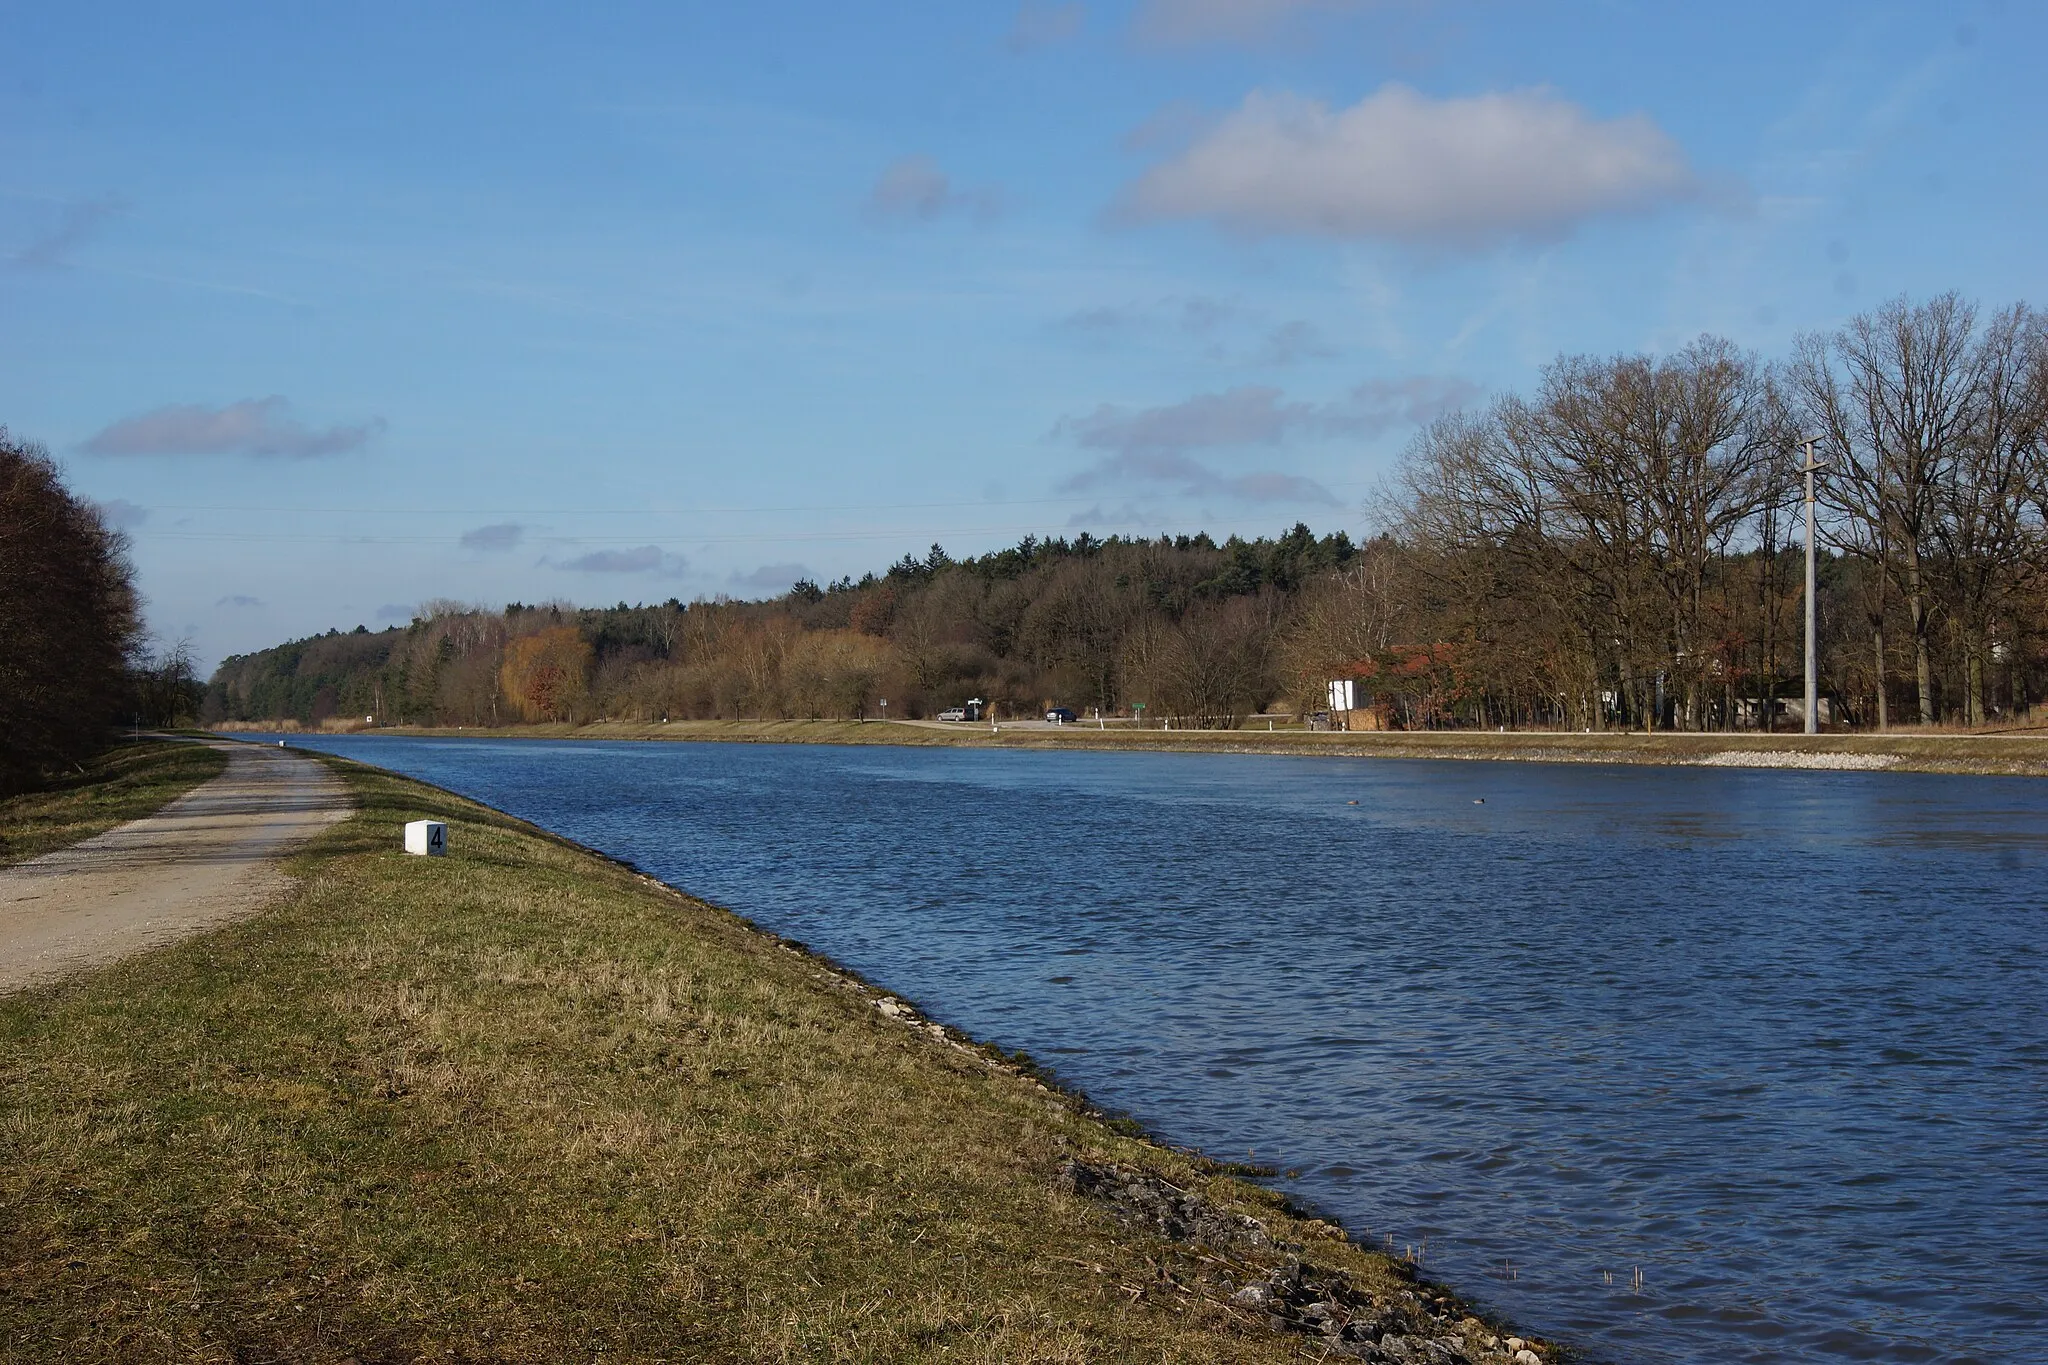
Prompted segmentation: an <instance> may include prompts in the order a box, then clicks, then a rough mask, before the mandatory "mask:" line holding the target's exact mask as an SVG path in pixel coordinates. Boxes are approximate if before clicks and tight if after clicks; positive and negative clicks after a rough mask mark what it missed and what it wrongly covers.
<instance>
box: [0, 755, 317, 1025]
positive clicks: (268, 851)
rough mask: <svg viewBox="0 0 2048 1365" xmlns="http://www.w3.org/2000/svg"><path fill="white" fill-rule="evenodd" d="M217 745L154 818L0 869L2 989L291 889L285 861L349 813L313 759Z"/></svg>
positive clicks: (231, 914) (193, 928)
mask: <svg viewBox="0 0 2048 1365" xmlns="http://www.w3.org/2000/svg"><path fill="white" fill-rule="evenodd" d="M216 747H218V748H220V749H222V750H224V751H226V753H227V767H226V769H225V770H224V771H223V772H222V773H221V775H220V776H218V777H216V778H214V779H212V780H211V781H209V782H206V783H204V784H202V785H201V786H199V787H197V788H195V789H194V790H192V791H191V792H188V793H187V794H186V795H184V796H181V797H179V798H178V799H177V800H175V801H173V802H171V803H170V804H169V805H167V806H165V807H164V808H163V809H162V810H160V811H158V812H157V813H156V814H154V815H151V816H147V817H145V818H143V819H140V820H134V821H130V822H129V823H127V824H124V825H121V826H119V827H117V828H115V829H111V830H108V831H107V832H106V833H104V834H100V835H97V836H95V837H93V838H91V839H87V840H85V841H84V842H82V843H78V844H73V845H72V846H71V847H69V848H64V849H59V850H57V851H56V852H53V853H47V854H44V855H43V856H42V857H39V858H35V859H32V860H30V861H28V862H25V863H21V864H19V865H17V866H15V867H10V868H5V869H0V992H4V991H11V990H18V989H20V988H22V987H24V986H28V985H32V984H34V983H36V982H39V981H43V980H47V979H50V978H53V977H56V976H60V975H63V974H65V973H68V972H72V971H77V970H80V969H82V968H86V967H91V966H95V965H98V964H100V963H104V962H110V961H113V960H115V959H116V958H120V957H123V956H126V955H127V954H129V953H133V952H139V951H141V950H144V949H147V948H152V947H155V946H158V945H160V944H163V943H168V942H170V941H172V940H174V939H177V938H181V937H183V936H184V935H186V934H190V933H195V932H197V931H199V930H201V929H205V928H208V927H210V926H212V925H215V924H219V923H222V922H224V921H227V920H231V919H236V918H240V917H242V916H244V915H247V914H250V913H252V912H254V911H255V910H257V909H258V908H260V907H261V906H262V905H263V904H264V903H265V902H267V901H269V900H271V899H272V898H274V897H275V896H277V895H278V894H279V893H281V892H282V891H283V890H284V889H285V887H286V886H287V885H288V881H289V879H288V878H286V876H285V875H284V873H283V872H282V871H280V870H279V862H280V860H281V859H282V858H283V857H284V856H285V855H286V854H288V853H290V852H291V851H292V850H293V849H294V848H296V847H297V845H299V844H300V843H302V842H303V841H304V840H305V839H307V838H309V837H310V836H312V835H313V834H316V833H318V832H319V831H320V830H322V829H325V828H326V827H327V826H328V825H330V824H332V823H334V822H335V821H337V820H339V819H341V818H342V817H343V816H345V815H346V814H347V813H348V811H349V809H350V801H349V798H348V794H347V791H346V789H345V788H344V787H343V785H342V783H341V782H340V781H339V780H338V779H337V778H335V777H334V775H333V774H332V773H330V772H329V771H328V770H327V768H326V767H325V766H324V765H322V764H321V763H319V762H317V761H315V760H313V759H311V758H308V757H306V756H304V755H301V754H297V753H294V752H292V751H290V750H278V749H262V748H256V747H253V746H250V745H242V744H219V745H216Z"/></svg>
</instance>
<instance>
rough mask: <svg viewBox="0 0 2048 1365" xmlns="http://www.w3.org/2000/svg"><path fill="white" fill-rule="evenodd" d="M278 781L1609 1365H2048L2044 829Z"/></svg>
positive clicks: (1526, 790)
mask: <svg viewBox="0 0 2048 1365" xmlns="http://www.w3.org/2000/svg"><path fill="white" fill-rule="evenodd" d="M294 742H298V743H304V744H306V745H309V746H318V747H321V748H326V749H331V750H334V751H336V752H339V753H343V754H347V755H349V756H351V757H355V758H360V759H363V760H365V761H367V762H371V763H375V764H379V765H381V766H383V767H386V768H391V769H394V770H396V771H399V772H403V773H408V774H411V775H414V776H417V777H421V778H424V779H426V780H428V781H430V782H434V783H438V784H440V785H442V786H445V787H448V788H450V789H452V790H455V791H458V792H462V793H464V794H467V795H469V796H473V797H475V798H477V799H479V800H482V801H484V802H487V803H489V804H491V805H494V806H497V807H500V808H502V809H504V810H507V811H511V812H513V813H514V814H517V815H520V816H523V817H525V818H527V819H529V820H532V821H534V822H535V823H537V824H540V825H543V826H545V827H547V828H549V829H553V830H556V831H558V832H560V833H563V834H566V835H568V836H570V837H572V838H575V839H577V840H580V841H582V842H584V843H586V844H590V845H592V846H594V847H597V848H600V849H603V850H605V851H606V852H608V853H612V854H614V855H616V856H619V857H622V858H627V859H630V860H632V861H633V862H635V863H638V864H639V865H641V866H642V867H644V868H646V869H647V870H648V871H650V872H652V873H654V874H655V875H657V876H660V877H662V878H663V879H665V880H667V881H670V882H672V883H674V884H675V885H677V886H679V887H682V888H684V889H686V890H688V891H690V892H692V893H694V894H696V895H699V896H701V897H704V898H705V899H708V900H712V901H716V902H718V903H720V904H723V905H726V906H728V907H730V908H732V909H734V910H736V911H738V912H740V913H742V914H744V915H747V916H749V917H751V918H752V919H754V920H756V921H757V922H759V923H761V924H763V925H764V926H767V927H769V928H772V929H774V930H776V931H777V932H779V933H782V934H785V935H788V936H790V937H792V938H797V939H801V940H802V941H804V942H805V943H807V944H810V945H811V946H812V947H814V948H816V949H818V950H820V951H822V952H824V953H826V954H828V955H830V956H831V957H833V958H836V959H838V960H839V961H841V962H844V963H846V964H847V965H849V966H851V967H853V968H855V969H857V970H859V971H860V972H862V973H863V974H865V975H867V976H869V977H870V978H872V979H873V980H875V981H877V982H879V983H882V984H884V985H885V986H887V987H888V988H890V989H892V990H895V991H897V992H900V993H901V994H903V995H905V996H907V997H909V998H911V999H913V1000H915V1001H916V1002H917V1003H918V1004H919V1005H920V1006H922V1007H923V1008H925V1009H926V1010H928V1011H929V1012H930V1013H931V1014H932V1015H934V1016H935V1017H937V1018H939V1019H942V1020H944V1021H946V1022H947V1023H950V1024H954V1025H956V1026H958V1027H960V1028H962V1029H964V1030H966V1031H967V1032H969V1033H972V1034H974V1035H976V1036H978V1037H981V1038H984V1039H987V1040H989V1041H992V1042H995V1043H998V1044H1000V1045H1001V1046H1003V1047H1004V1048H1007V1049H1016V1048H1022V1049H1024V1050H1026V1051H1028V1052H1030V1053H1031V1054H1032V1055H1033V1056H1034V1057H1036V1058H1038V1059H1039V1060H1040V1061H1041V1062H1044V1063H1048V1064H1050V1065H1051V1067H1052V1068H1053V1069H1054V1070H1055V1071H1056V1072H1057V1073H1058V1075H1059V1076H1060V1077H1061V1078H1062V1079H1063V1080H1065V1081H1067V1082H1068V1083H1070V1084H1072V1085H1075V1086H1077V1087H1079V1088H1080V1089H1082V1090H1084V1091H1086V1092H1087V1093H1088V1094H1089V1095H1090V1096H1091V1097H1093V1098H1094V1099H1095V1100H1096V1101H1097V1102H1098V1103H1101V1104H1103V1105H1105V1106H1106V1107H1110V1108H1113V1109H1118V1110H1122V1111H1125V1112H1127V1113H1129V1114H1130V1115H1132V1116H1133V1117H1134V1118H1136V1119H1137V1120H1139V1121H1140V1122H1141V1123H1143V1124H1144V1125H1146V1126H1147V1127H1148V1128H1149V1129H1151V1130H1153V1131H1155V1132H1157V1133H1158V1134H1160V1135H1161V1136H1163V1137H1165V1138H1167V1139H1169V1140H1171V1141H1174V1142H1176V1143H1182V1144H1188V1145H1193V1146H1197V1147H1200V1148H1202V1149H1204V1150H1206V1151H1208V1152H1210V1153H1211V1154H1213V1155H1216V1156H1219V1157H1226V1158H1238V1159H1242V1158H1245V1157H1247V1156H1250V1157H1252V1158H1253V1159H1255V1160H1256V1161H1258V1162H1261V1163H1268V1164H1271V1165H1273V1166H1276V1167H1278V1168H1280V1169H1281V1170H1282V1171H1284V1172H1285V1175H1284V1176H1283V1177H1282V1178H1280V1180H1279V1181H1278V1182H1277V1183H1279V1184H1281V1185H1283V1186H1285V1187H1286V1188H1287V1189H1289V1190H1291V1191H1293V1192H1295V1193H1297V1194H1298V1195H1299V1196H1301V1197H1302V1198H1304V1199H1306V1200H1307V1201H1309V1202H1311V1203H1313V1204H1315V1205H1317V1206H1319V1207H1321V1208H1323V1209H1325V1210H1328V1211H1329V1212H1331V1213H1333V1214H1334V1215H1336V1216H1337V1217H1339V1218H1341V1219H1342V1221H1343V1222H1344V1223H1345V1225H1346V1226H1347V1227H1349V1228H1351V1229H1352V1230H1353V1232H1354V1234H1355V1235H1357V1236H1359V1237H1361V1238H1362V1239H1364V1240H1369V1241H1372V1242H1378V1243H1382V1244H1384V1239H1385V1238H1389V1237H1391V1238H1392V1240H1393V1243H1394V1245H1395V1246H1396V1247H1397V1248H1402V1249H1405V1248H1407V1247H1410V1246H1415V1247H1424V1246H1426V1252H1424V1257H1425V1269H1426V1270H1427V1272H1428V1273H1430V1274H1431V1275H1432V1276H1433V1277H1435V1278H1440V1279H1442V1280H1445V1281H1446V1282H1448V1283H1450V1284H1452V1285H1454V1286H1456V1287H1457V1288H1459V1289H1460V1290H1462V1291H1464V1292H1465V1293H1467V1294H1468V1295H1470V1296H1471V1297H1474V1298H1476V1299H1478V1300H1480V1301H1482V1302H1484V1303H1486V1304H1488V1305H1489V1306H1492V1307H1494V1308H1497V1309H1499V1310H1500V1311H1501V1312H1503V1313H1505V1314H1507V1315H1508V1316H1509V1317H1510V1318H1511V1319H1512V1320H1514V1321H1516V1322H1518V1323H1521V1324H1523V1325H1526V1326H1527V1327H1529V1328H1530V1329H1531V1330H1535V1331H1539V1332H1542V1333H1544V1334H1546V1335H1551V1336H1555V1337H1558V1338H1561V1339H1563V1340H1565V1341H1567V1342H1570V1343H1574V1344H1576V1345H1577V1346H1579V1347H1581V1348H1582V1349H1583V1350H1584V1351H1585V1352H1586V1354H1587V1355H1588V1356H1589V1357H1590V1358H1591V1359H1593V1360H1605V1361H1614V1362H1622V1361H1645V1362H1681V1361H1682V1362H1694V1361H1699V1362H1706V1361H1713V1362H1731V1361H1759V1362H1761V1361H1770V1362H1778V1361H1787V1362H1789V1361H1802V1362H1803V1361H1829V1360H1885V1361H2014V1360H2033V1359H2039V1358H2041V1352H2042V1350H2043V1349H2044V1348H2043V1342H2042V1336H2043V1333H2044V1331H2048V783H2037V782H2032V781H2026V780H2019V779H1993V778H1961V777H1938V776H1925V775H1903V774H1878V773H1853V772H1840V773H1831V772H1786V771H1742V770H1731V769H1670V768H1627V767H1595V766H1580V765H1566V764H1555V765H1553V764H1512V763H1452V762H1434V763H1431V762H1404V761H1387V760H1373V761H1361V760H1356V759H1341V758H1285V757H1251V756H1242V755H1204V754H1103V753H1080V752H1060V753H1047V752H1029V751H986V750H968V749H943V748H902V749H897V748H887V747H843V748H840V747H814V746H796V745H792V746H777V745H749V744H658V743H656V744H631V743H621V744H604V743H546V742H538V741H515V742H494V741H483V740H469V741H464V740H448V741H443V740H420V739H392V738H376V737H365V736H356V737H317V738H316V737H307V738H305V739H304V740H302V741H294ZM456 838H458V839H459V838H460V831H459V830H458V831H456ZM1638 1271H1640V1273H1641V1287H1640V1288H1638V1287H1637V1286H1636V1275H1637V1272H1638Z"/></svg>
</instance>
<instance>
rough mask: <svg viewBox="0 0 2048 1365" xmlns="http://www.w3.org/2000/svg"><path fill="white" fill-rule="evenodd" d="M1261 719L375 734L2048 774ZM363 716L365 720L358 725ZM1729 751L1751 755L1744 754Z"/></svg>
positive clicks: (601, 725) (1916, 751) (1842, 755)
mask: <svg viewBox="0 0 2048 1365" xmlns="http://www.w3.org/2000/svg"><path fill="white" fill-rule="evenodd" d="M1261 724H1262V722H1260V723H1254V724H1251V725H1248V726H1247V727H1246V728H1244V729H1239V730H1133V729H1128V728H1118V727H1115V726H1111V727H1109V728H1107V729H1096V728H1095V727H1093V726H1091V725H1088V724H1086V723H1085V722H1083V723H1081V724H1078V725H1071V726H1061V727H1057V728H1055V727H1051V726H1036V725H1028V726H1005V727H1003V728H1002V729H1001V730H1000V732H998V733H991V732H990V729H989V727H988V726H986V725H936V724H922V723H914V722H902V721H890V722H881V721H868V722H867V723H865V724H860V723H856V722H853V721H845V720H766V721H752V720H749V721H716V720H713V721H676V722H673V723H666V724H647V723H644V722H639V721H600V722H596V723H593V724H589V725H516V726H501V727H498V728H495V729H471V730H449V729H423V728H417V727H411V726H395V727H386V728H381V729H379V730H377V731H375V733H377V734H400V735H444V736H462V737H468V738H489V737H495V738H526V739H632V740H720V741H729V742H737V743H783V744H918V745H925V744H929V745H938V744H948V745H966V746H972V747H994V748H1024V749H1054V748H1065V749H1112V750H1178V751H1198V752H1215V753H1258V754H1330V755H1340V756H1346V757H1352V758H1442V759H1467V760H1473V759H1503V760H1519V761H1525V762H1547V763H1649V764H1670V765H1687V764H1701V763H1708V764H1713V765H1717V766H1719V765H1726V766H1757V767H1779V766H1782V767H1831V766H1833V767H1869V768H1883V769H1886V770H1889V771H1895V772H1934V773H1978V774H1986V775H1997V776H2019V777H2048V728H2042V729H2031V730H2001V731H1983V732H1977V733H1970V732H1964V731H1943V730H1893V731H1890V732H1887V733H1884V734H1833V735H1814V736H1805V735H1785V734H1778V735H1760V734H1747V733H1736V734H1712V733H1709V734H1677V733H1671V732H1665V731H1660V732H1658V733H1655V734H1644V733H1642V732H1640V731H1636V732H1625V733H1624V732H1607V733H1602V734H1568V733H1560V732H1555V731H1513V730H1510V731H1485V730H1445V731H1422V730H1404V731H1391V732H1388V731H1381V732H1362V733H1353V734H1331V733H1323V732H1311V731H1308V730H1303V729H1289V728H1284V726H1277V725H1276V728H1274V729H1272V730H1266V729H1263V728H1260V726H1261ZM355 728H358V729H359V728H360V727H355ZM1734 755H1743V756H1746V758H1747V762H1741V761H1736V760H1734V759H1733V758H1732V756H1734Z"/></svg>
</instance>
